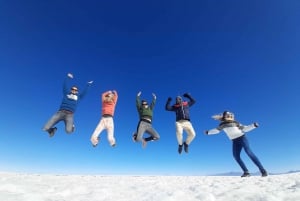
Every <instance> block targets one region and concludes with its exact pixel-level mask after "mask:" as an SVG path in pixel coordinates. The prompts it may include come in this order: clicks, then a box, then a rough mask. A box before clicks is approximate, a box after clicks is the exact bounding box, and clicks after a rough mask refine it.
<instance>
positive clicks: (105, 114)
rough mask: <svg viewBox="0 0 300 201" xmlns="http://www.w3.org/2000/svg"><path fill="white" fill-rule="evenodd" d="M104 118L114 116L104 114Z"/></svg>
mask: <svg viewBox="0 0 300 201" xmlns="http://www.w3.org/2000/svg"><path fill="white" fill-rule="evenodd" d="M102 117H104V118H105V117H113V116H112V115H110V114H104V115H102Z"/></svg>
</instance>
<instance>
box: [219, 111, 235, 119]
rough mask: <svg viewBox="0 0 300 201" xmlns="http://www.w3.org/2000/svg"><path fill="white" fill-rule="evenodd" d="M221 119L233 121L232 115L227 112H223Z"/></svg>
mask: <svg viewBox="0 0 300 201" xmlns="http://www.w3.org/2000/svg"><path fill="white" fill-rule="evenodd" d="M222 119H223V120H226V121H230V120H234V114H233V113H232V112H229V111H224V112H223V117H222Z"/></svg>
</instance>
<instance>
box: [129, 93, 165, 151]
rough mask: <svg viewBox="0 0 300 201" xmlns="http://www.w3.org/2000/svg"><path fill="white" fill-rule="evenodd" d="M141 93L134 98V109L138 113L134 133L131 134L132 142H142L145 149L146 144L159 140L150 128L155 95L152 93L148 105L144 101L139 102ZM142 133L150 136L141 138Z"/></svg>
mask: <svg viewBox="0 0 300 201" xmlns="http://www.w3.org/2000/svg"><path fill="white" fill-rule="evenodd" d="M141 93H142V92H139V93H138V94H137V96H136V108H137V110H138V113H139V122H138V125H137V129H136V132H135V133H134V134H133V141H134V142H142V146H143V148H145V147H146V145H147V142H149V141H156V140H158V139H159V138H160V136H159V134H158V133H157V131H156V130H155V129H154V128H153V126H152V118H153V109H154V106H155V103H156V95H155V94H154V93H152V96H153V99H152V102H151V104H150V105H149V104H148V102H147V101H146V100H142V101H141ZM144 133H147V134H149V135H150V136H149V137H146V138H143V134H144Z"/></svg>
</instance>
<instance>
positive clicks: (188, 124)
mask: <svg viewBox="0 0 300 201" xmlns="http://www.w3.org/2000/svg"><path fill="white" fill-rule="evenodd" d="M184 128H185V131H186V133H187V135H188V136H187V138H186V141H185V142H184V143H183V145H184V151H185V152H186V153H188V152H189V151H188V150H189V148H188V147H189V144H190V143H191V142H192V141H193V140H194V138H195V137H196V133H195V130H194V128H193V125H192V123H191V122H189V121H187V122H184Z"/></svg>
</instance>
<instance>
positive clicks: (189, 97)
mask: <svg viewBox="0 0 300 201" xmlns="http://www.w3.org/2000/svg"><path fill="white" fill-rule="evenodd" d="M186 97H187V98H188V99H189V100H190V101H189V106H192V105H194V104H195V103H196V101H195V99H194V98H193V97H192V96H191V95H189V94H188V95H187V96H186Z"/></svg>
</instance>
